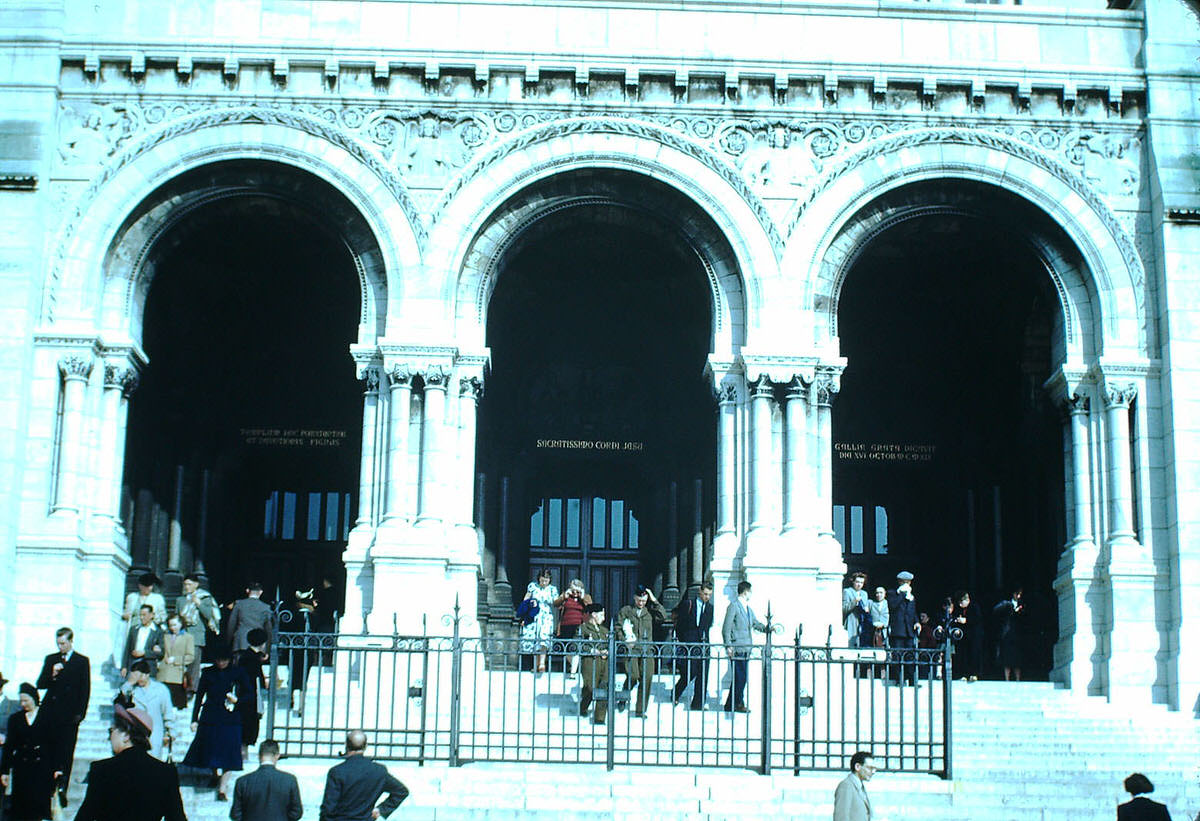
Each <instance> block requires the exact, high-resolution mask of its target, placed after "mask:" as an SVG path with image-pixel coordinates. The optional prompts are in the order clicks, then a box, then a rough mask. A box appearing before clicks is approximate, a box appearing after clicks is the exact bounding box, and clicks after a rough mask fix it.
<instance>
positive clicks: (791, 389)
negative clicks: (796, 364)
mask: <svg viewBox="0 0 1200 821" xmlns="http://www.w3.org/2000/svg"><path fill="white" fill-rule="evenodd" d="M809 384H810V383H808V382H805V381H804V378H803V377H801V376H800V375H799V374H797V375H796V376H793V377H792V378H791V380H790V381H789V382H788V383H787V384H786V385H784V394H783V395H784V396H785V397H786V398H787V400H788V401H789V402H790V401H792V400H794V399H807V398H808V389H809Z"/></svg>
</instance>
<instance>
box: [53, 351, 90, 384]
mask: <svg viewBox="0 0 1200 821" xmlns="http://www.w3.org/2000/svg"><path fill="white" fill-rule="evenodd" d="M58 369H59V371H60V372H62V375H63V378H64V379H66V380H67V381H68V382H69V381H71V380H72V379H80V380H82V381H85V382H86V381H87V379H88V377H89V376H91V375H92V357H90V356H87V355H85V354H70V355H68V356H64V357H63V358H62V359H60V360H58Z"/></svg>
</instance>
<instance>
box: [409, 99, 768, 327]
mask: <svg viewBox="0 0 1200 821" xmlns="http://www.w3.org/2000/svg"><path fill="white" fill-rule="evenodd" d="M576 122H580V121H568V123H566V124H564V123H555V124H553V125H551V126H548V127H544V128H539V129H534V130H533V131H532V132H529V133H526V134H523V135H519V136H518V137H516V138H514V140H513V141H512V143H511V144H510V145H507V146H502V147H500V148H497V149H494V150H493V151H491V152H489V153H488V154H487V155H486V156H485V157H484V158H482V159H481V160H480V161H478V162H477V163H476V164H473V165H472V166H469V167H468V168H467V169H464V171H463V173H462V175H461V176H460V178H458V179H457V180H456V181H455V182H454V183H452V184H451V186H450V187H449V188H448V189H447V193H446V194H445V195H444V196H443V200H442V201H441V203H440V205H439V209H438V211H437V219H436V221H435V222H434V224H433V227H432V229H431V231H430V238H429V250H428V253H427V260H428V266H427V269H426V273H427V274H428V275H429V277H430V281H429V283H428V284H427V285H426V286H425V288H426V289H427V290H426V291H425V294H426V295H427V296H428V297H429V299H431V300H436V302H437V303H439V304H440V305H441V306H443V311H444V313H443V314H442V316H441V321H443V322H445V323H447V324H448V325H449V324H450V323H454V322H455V317H456V316H459V317H463V316H474V317H475V319H474V320H472V321H471V323H470V324H469V325H468V324H466V323H463V322H461V321H460V322H459V324H458V326H457V327H456V328H455V335H456V337H457V338H458V340H459V345H460V346H463V345H464V344H465V345H467V346H476V345H478V346H482V344H483V339H484V325H485V321H486V317H485V315H480V314H479V313H478V312H473V311H470V310H469V307H468V306H459V305H457V304H456V303H457V301H458V300H461V299H463V298H464V297H466V298H468V299H470V300H471V301H472V304H474V302H475V300H476V295H477V294H478V293H480V289H481V288H483V289H486V287H487V284H486V282H485V281H484V280H485V278H486V277H487V276H488V273H489V272H488V270H487V266H486V265H480V264H479V262H480V260H486V259H490V258H491V257H492V256H493V255H494V254H495V253H496V252H497V251H498V250H499V247H498V246H499V244H500V242H501V241H502V239H501V237H502V235H503V234H504V233H505V232H511V231H514V230H516V229H518V228H519V224H520V223H522V222H523V221H524V219H525V217H526V216H527V214H525V211H523V210H521V209H518V212H519V214H514V215H511V216H507V217H506V215H504V214H502V213H498V212H500V211H501V209H502V206H503V205H504V204H505V203H506V202H508V201H509V200H511V199H513V198H515V197H518V196H519V195H520V194H521V192H522V191H525V190H526V189H532V188H533V187H534V186H535V184H536V183H538V182H541V181H544V180H547V179H548V178H550V177H553V176H555V175H559V174H564V173H567V172H572V171H581V170H588V169H604V170H617V171H626V172H632V173H633V174H636V175H641V176H643V177H647V178H649V179H650V180H653V181H656V182H658V183H660V184H664V185H667V186H669V187H671V188H673V189H675V190H676V191H677V192H679V193H680V194H681V195H682V196H683V197H685V198H687V199H688V200H689V201H690V202H692V203H694V204H695V206H696V208H697V209H698V210H700V211H702V212H703V213H704V214H706V215H707V217H708V218H709V219H711V220H712V222H713V223H714V224H715V225H716V227H717V229H718V231H719V232H720V234H721V235H722V238H723V239H724V241H725V242H726V243H727V244H728V248H729V249H730V253H732V255H733V259H732V260H717V261H716V262H717V263H718V264H717V266H716V267H722V263H723V264H724V267H727V268H728V269H729V270H731V271H734V272H736V273H737V274H738V275H739V276H740V284H741V287H742V289H743V292H744V304H745V309H744V311H745V316H744V317H738V316H732V317H730V321H729V324H727V325H726V327H730V326H731V325H743V326H744V327H745V328H746V334H747V337H748V338H753V336H754V328H755V323H756V320H757V318H758V314H759V312H760V310H761V307H762V306H763V305H764V304H766V303H767V302H769V300H770V294H771V291H772V290H773V289H774V288H777V287H778V282H779V263H778V256H777V251H778V246H777V243H776V242H775V240H774V239H773V236H772V233H773V232H774V231H775V228H774V225H773V223H767V224H764V222H763V219H764V218H766V219H768V220H769V217H766V214H765V209H764V210H763V211H762V213H760V212H759V210H758V209H757V208H756V205H757V206H761V203H759V202H757V200H756V199H755V200H754V201H750V200H748V199H747V198H746V196H744V195H743V192H742V191H740V190H739V188H738V187H736V186H734V185H733V184H731V183H730V181H729V179H728V177H727V176H726V175H725V174H722V173H719V172H718V171H717V170H714V164H720V163H721V161H720V160H719V159H717V158H715V157H714V158H711V161H710V162H702V161H701V159H700V158H699V157H698V155H697V152H701V153H703V152H705V150H704V149H703V148H702V147H699V146H692V145H689V150H686V151H685V150H682V149H681V148H680V147H679V146H676V145H674V144H673V143H674V142H677V141H679V140H681V139H682V138H680V137H678V135H670V137H671V141H665V140H664V141H662V142H659V141H657V140H656V139H655V137H656V136H657V135H658V131H659V129H657V128H655V127H653V126H648V125H646V126H644V127H643V124H641V123H630V122H629V121H624V120H622V121H608V120H591V119H589V120H586V121H582V122H583V123H586V124H587V126H588V127H587V128H585V129H574V128H570V127H564V126H565V125H566V126H569V125H571V124H572V123H576ZM685 142H686V141H685ZM733 173H735V174H736V172H733ZM745 193H747V194H749V192H748V191H747V192H745ZM749 196H751V197H753V195H752V194H749ZM532 197H533V200H534V201H535V202H536V200H537V198H538V195H537V194H536V192H535V193H534V194H533V195H532ZM683 221H684V222H686V218H684V219H683ZM489 229H490V230H489ZM497 229H499V230H498V231H497ZM485 233H486V235H485ZM493 234H495V236H493ZM774 237H775V239H777V238H778V234H777V232H775V234H774ZM709 261H710V262H713V260H709ZM718 281H720V282H721V283H722V286H721V289H722V294H721V296H722V299H721V303H722V304H723V305H727V306H729V305H736V304H737V303H738V302H739V301H741V300H739V299H737V298H736V295H735V296H734V298H731V294H730V293H729V292H728V287H729V285H732V283H731V282H729V281H728V277H726V276H718ZM419 287H420V286H418V285H417V284H416V283H407V282H406V284H405V289H406V292H407V293H409V294H411V293H413V292H414V289H415V288H419ZM407 316H408V314H407V312H406V318H407ZM412 321H413V322H419V319H418V318H415V317H414V318H413V320H412ZM426 321H427V322H428V320H426ZM408 324H409V322H407V321H406V326H408ZM717 344H720V343H719V342H718V343H717Z"/></svg>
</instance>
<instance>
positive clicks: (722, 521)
mask: <svg viewBox="0 0 1200 821" xmlns="http://www.w3.org/2000/svg"><path fill="white" fill-rule="evenodd" d="M717 396H718V405H717V415H718V417H719V422H718V426H719V427H718V430H717V536H718V537H721V536H735V537H736V533H737V387H736V386H735V385H734V384H733V383H732V382H726V383H724V384H722V385H721V387H720V390H719V392H718V394H717Z"/></svg>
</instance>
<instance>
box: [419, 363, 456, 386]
mask: <svg viewBox="0 0 1200 821" xmlns="http://www.w3.org/2000/svg"><path fill="white" fill-rule="evenodd" d="M421 378H422V379H423V380H425V389H426V390H430V389H433V390H435V391H443V392H444V391H445V390H446V388H447V387H448V386H449V384H450V372H449V371H448V370H447V369H446V368H443V367H442V366H441V365H427V366H425V367H424V368H423V369H422V370H421Z"/></svg>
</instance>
